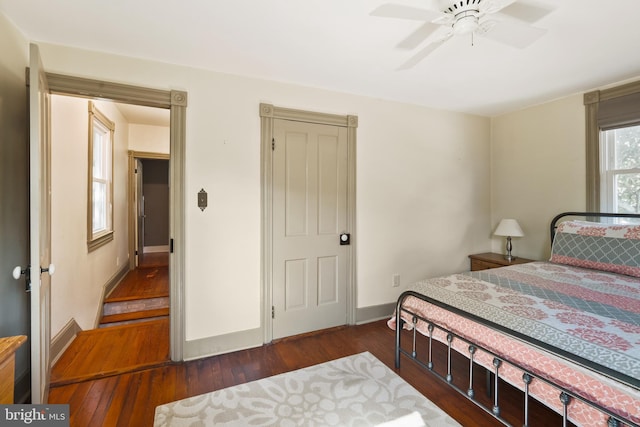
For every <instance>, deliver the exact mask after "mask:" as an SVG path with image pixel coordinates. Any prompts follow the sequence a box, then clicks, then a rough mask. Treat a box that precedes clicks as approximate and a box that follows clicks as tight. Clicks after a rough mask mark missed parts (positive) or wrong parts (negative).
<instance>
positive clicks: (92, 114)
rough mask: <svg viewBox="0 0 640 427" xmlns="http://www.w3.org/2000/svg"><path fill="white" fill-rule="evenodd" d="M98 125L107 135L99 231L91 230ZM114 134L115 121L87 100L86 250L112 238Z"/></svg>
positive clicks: (99, 245)
mask: <svg viewBox="0 0 640 427" xmlns="http://www.w3.org/2000/svg"><path fill="white" fill-rule="evenodd" d="M96 123H97V125H98V126H100V127H101V128H103V129H104V130H106V131H107V132H106V133H108V137H107V138H106V141H107V142H108V147H104V148H103V151H104V154H106V157H107V159H106V163H107V164H106V165H103V166H104V167H105V171H106V172H107V174H108V176H107V177H106V178H104V177H101V178H100V179H99V180H100V181H101V182H106V184H107V190H106V199H107V200H106V209H105V214H106V221H107V224H106V227H105V228H104V229H102V230H100V231H97V232H94V231H93V218H94V203H93V184H94V181H95V180H96V178H94V176H93V155H94V150H95V141H94V127H95V126H96ZM114 134H115V123H114V122H112V121H111V120H109V119H108V118H107V116H105V115H104V114H103V113H102V112H101V111H100V110H99V109H98V108H97V107H96V105H95V104H94V103H93V101H89V137H88V146H89V150H88V151H89V158H88V181H87V250H88V252H91V251H94V250H96V249H98V248H99V247H101V246H103V245H105V244H107V243H109V242H111V241H112V240H113V234H114V226H113V151H114V140H115V138H114Z"/></svg>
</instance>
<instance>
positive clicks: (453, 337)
mask: <svg viewBox="0 0 640 427" xmlns="http://www.w3.org/2000/svg"><path fill="white" fill-rule="evenodd" d="M409 297H415V298H419V299H421V300H423V301H426V302H428V303H430V304H433V305H435V306H438V307H441V308H444V309H447V310H450V311H453V312H455V313H456V314H458V315H461V316H464V317H466V318H469V319H471V320H473V321H475V322H479V323H482V324H483V325H484V326H487V327H490V328H492V329H495V330H498V331H499V332H501V333H507V331H505V330H504V328H501V327H499V326H498V325H495V324H493V323H491V322H487V321H484V320H483V319H481V318H478V317H477V316H474V315H471V314H468V313H465V312H463V311H460V310H458V309H456V308H455V307H451V306H449V305H447V304H444V303H442V302H440V301H437V300H434V299H432V298H429V297H427V296H425V295H422V294H420V293H418V292H415V291H405V292H404V293H402V295H400V297H399V298H398V301H397V304H396V327H395V330H396V336H395V366H396V368H400V361H401V357H402V355H405V356H406V357H408V358H410V359H411V360H413V361H414V362H415V363H417V364H418V365H419V366H421V367H423V368H424V369H425V370H427V371H429V372H430V373H431V374H433V375H434V376H435V377H436V378H438V379H440V380H441V381H443V382H445V383H447V384H448V385H449V386H451V387H452V388H453V389H454V390H456V391H457V392H458V393H460V394H461V395H463V396H465V397H466V398H467V399H469V400H471V401H472V402H473V403H474V404H476V405H477V406H478V407H480V408H481V409H483V410H484V411H485V412H487V413H489V414H491V415H492V416H493V417H494V418H496V419H497V420H499V421H500V422H502V423H503V424H505V425H511V424H510V423H509V422H508V421H507V420H506V419H505V418H503V414H502V408H501V405H500V402H501V400H500V393H501V381H499V379H500V378H501V373H502V372H503V370H505V369H513V368H515V369H517V370H518V371H520V372H522V376H521V384H513V385H514V386H516V387H517V388H519V389H520V390H522V391H523V396H524V399H523V411H522V413H523V418H524V419H523V420H522V424H521V425H522V426H525V427H526V426H528V425H529V422H530V421H529V420H530V413H529V412H530V409H529V398H530V397H531V398H535V396H533V395H532V394H531V390H532V387H533V386H535V385H536V383H538V382H542V383H544V384H546V385H547V386H549V387H552V388H553V389H554V390H556V391H557V396H558V397H557V399H558V400H557V402H555V404H554V403H553V402H542V403H543V404H545V405H547V406H549V407H552V409H554V410H555V411H556V412H558V413H560V415H561V416H562V425H563V426H567V425H568V423H569V422H570V420H571V422H574V419H573V418H572V416H571V410H572V408H573V406H574V405H575V404H576V403H577V402H579V403H577V404H578V405H580V406H581V405H587V406H588V407H589V408H592V409H593V410H595V411H597V412H598V413H601V414H603V417H602V418H603V419H606V420H607V421H606V424H607V426H611V427H617V426H635V427H640V426H639V424H637V423H635V422H633V421H632V420H629V419H628V418H626V417H624V416H621V415H619V414H616V413H614V412H612V411H611V410H610V409H608V408H605V407H603V406H601V405H600V404H598V403H596V402H592V401H590V400H588V399H585V398H584V397H582V396H580V395H579V394H577V393H575V392H574V391H572V390H570V389H568V388H566V387H564V386H562V385H559V384H556V383H555V382H553V381H551V380H549V379H547V378H544V377H543V376H541V375H540V374H538V373H536V372H535V371H534V370H533V369H535V367H533V369H529V368H527V367H523V366H521V365H520V364H518V363H514V362H512V361H510V360H507V359H506V358H505V357H502V356H500V355H498V354H497V353H495V352H493V351H491V350H490V349H487V348H485V347H483V346H481V345H478V344H477V343H474V342H472V341H470V340H469V339H467V338H464V337H462V336H460V335H459V334H457V333H455V332H453V331H451V330H448V329H447V328H445V327H443V326H442V325H439V324H436V323H434V322H433V321H431V320H429V319H427V318H425V317H423V316H422V315H420V314H418V313H414V312H412V311H411V310H410V309H407V308H406V307H405V306H404V305H403V304H404V302H405V300H406V299H407V298H409ZM405 319H406V320H405ZM419 322H424V324H423V325H426V326H427V328H426V330H427V331H428V334H426V335H423V334H422V333H419V332H418V327H417V326H418V323H419ZM405 328H406V329H410V330H411V331H412V332H411V333H410V334H409V335H411V339H412V343H410V344H408V345H406V346H405V348H403V347H402V345H401V344H402V343H401V340H402V335H403V333H402V331H403V329H405ZM436 332H438V333H439V334H441V335H442V334H445V336H446V340H445V341H446V342H443V344H444V348H445V350H444V351H446V353H447V354H446V357H445V358H444V360H446V362H445V364H446V366H436V363H438V362H436V358H434V354H433V352H434V350H439V348H436V346H434V342H433V341H434V340H435V338H434V334H435V333H436ZM405 334H406V333H405ZM507 335H511V336H514V337H516V338H520V339H522V337H520V336H517V335H518V334H508V333H507ZM419 339H424V340H426V354H418V351H419V350H418V347H419V346H418V345H417V340H419ZM439 341H442V340H439ZM460 343H463V345H462V347H463V348H466V354H463V356H465V357H466V358H467V359H468V366H467V367H465V370H466V369H468V371H467V372H466V373H464V376H465V378H466V376H468V378H469V381H468V386H464V387H461V386H459V385H456V384H454V381H453V376H454V373H453V372H452V369H453V365H454V364H453V363H452V352H453V351H456V352H458V353H460V351H459V349H460V348H461V347H460ZM454 344H455V346H456V347H457V348H458V349H454ZM420 347H421V351H423V352H424V351H425V350H424V346H420ZM407 348H408V349H407ZM480 352H483V353H485V354H488V355H490V358H491V359H492V362H491V366H488V367H487V366H486V364H485V365H478V362H477V355H478V354H479V353H480ZM438 360H439V361H440V362H439V363H442V362H441V360H442V358H439V359H438ZM477 366H482V367H483V368H485V369H487V371H488V372H490V373H491V374H492V375H491V376H490V378H491V384H490V387H488V390H489V392H490V393H491V399H490V400H491V402H492V404H490V405H486V404H485V403H483V402H481V400H480V399H477V397H478V396H477V394H476V391H477V390H476V389H475V387H474V367H477ZM436 368H438V369H436ZM442 372H444V373H442ZM488 378H489V376H488ZM465 382H466V381H465ZM465 388H466V389H465ZM483 400H485V401H486V400H487V399H483ZM550 403H551V404H550ZM554 406H555V407H554Z"/></svg>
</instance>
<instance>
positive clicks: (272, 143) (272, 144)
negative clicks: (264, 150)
mask: <svg viewBox="0 0 640 427" xmlns="http://www.w3.org/2000/svg"><path fill="white" fill-rule="evenodd" d="M275 149H276V139H275V138H271V151H274V150H275Z"/></svg>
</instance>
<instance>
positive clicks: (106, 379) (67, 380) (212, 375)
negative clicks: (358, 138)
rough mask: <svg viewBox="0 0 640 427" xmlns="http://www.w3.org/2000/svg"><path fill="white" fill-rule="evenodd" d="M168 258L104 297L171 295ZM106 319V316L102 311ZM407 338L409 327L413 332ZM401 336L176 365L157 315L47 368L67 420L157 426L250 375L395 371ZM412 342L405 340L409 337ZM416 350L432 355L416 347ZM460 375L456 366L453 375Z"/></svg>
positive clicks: (461, 401) (427, 380) (478, 383)
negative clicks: (319, 368)
mask: <svg viewBox="0 0 640 427" xmlns="http://www.w3.org/2000/svg"><path fill="white" fill-rule="evenodd" d="M167 260H168V256H167V254H149V256H146V255H145V257H143V258H141V260H140V268H139V269H137V270H135V271H133V272H131V274H130V275H129V276H127V277H126V278H125V279H123V281H122V282H121V283H120V284H119V285H118V287H117V288H116V289H115V290H114V291H113V292H112V294H111V295H110V296H109V298H107V299H106V300H105V301H107V300H111V301H116V302H117V301H125V302H128V301H131V300H134V299H136V298H140V299H145V298H151V299H157V298H158V297H161V296H164V295H168V276H167ZM105 317H106V316H105ZM407 334H408V332H407ZM394 340H395V333H394V332H393V331H392V330H391V329H389V327H387V325H386V321H384V320H381V321H376V322H372V323H368V324H364V325H358V326H344V327H340V328H334V329H330V330H325V331H319V332H315V333H310V334H305V335H301V336H296V337H291V338H286V339H281V340H278V341H276V342H274V343H272V344H268V345H264V346H260V347H257V348H253V349H248V350H242V351H237V352H233V353H228V354H222V355H218V356H213V357H207V358H203V359H199V360H194V361H188V362H182V363H174V362H171V361H170V360H169V318H168V316H163V317H160V318H158V317H157V316H154V317H152V318H150V319H148V320H146V319H144V318H143V319H141V320H138V321H136V323H125V324H119V325H116V326H109V327H105V328H101V329H96V330H93V331H83V332H81V333H80V334H79V335H78V337H77V338H76V339H75V340H74V342H73V343H72V344H71V345H70V346H69V347H68V348H67V349H66V351H65V352H64V354H63V355H62V356H61V357H60V358H59V360H58V361H57V362H56V364H55V365H54V366H53V367H52V371H51V388H50V394H49V403H54V404H55V403H66V404H69V406H70V424H71V426H78V427H86V426H127V427H129V426H135V427H139V426H140V427H144V426H152V425H153V417H154V413H155V408H156V406H158V405H161V404H163V403H168V402H172V401H175V400H179V399H183V398H186V397H190V396H196V395H199V394H203V393H207V392H210V391H214V390H219V389H222V388H226V387H230V386H233V385H236V384H241V383H245V382H248V381H254V380H258V379H261V378H265V377H268V376H272V375H276V374H281V373H283V372H288V371H291V370H295V369H300V368H304V367H307V366H311V365H315V364H318V363H322V362H327V361H329V360H333V359H337V358H340V357H344V356H349V355H352V354H356V353H360V352H363V351H369V352H370V353H372V354H373V355H374V356H375V357H377V358H378V359H380V360H381V361H382V362H383V363H385V364H386V365H387V366H389V367H391V368H393V363H394V349H393V346H394ZM403 342H404V343H408V342H410V338H409V337H408V336H407V338H406V339H404V341H403ZM441 349H442V351H441V352H437V353H434V360H435V362H436V369H435V370H436V371H437V372H439V373H441V374H442V373H444V369H445V368H446V361H445V359H444V355H445V354H446V351H445V350H444V349H445V348H444V346H442V348H441ZM418 351H419V354H426V353H427V352H426V349H425V348H424V346H423V345H420V347H419V349H418ZM454 356H456V357H454V359H453V366H454V367H455V366H461V367H462V368H461V369H459V372H461V373H462V374H460V375H459V374H454V383H455V384H457V385H458V386H459V387H461V388H462V389H466V387H467V385H468V374H466V372H467V369H468V368H467V366H468V362H467V359H465V358H464V357H463V356H460V355H457V353H455V352H454ZM396 372H397V373H398V375H400V376H401V377H402V378H404V379H405V380H406V381H407V382H408V383H410V384H411V385H413V386H414V387H415V388H416V389H417V390H418V391H420V392H421V393H422V394H423V395H425V396H426V397H427V398H428V399H429V400H431V401H432V402H434V403H435V404H436V405H438V406H439V407H441V408H442V409H443V410H445V411H446V412H447V413H449V414H450V415H451V416H452V417H453V418H455V419H456V420H457V421H458V422H459V423H461V424H462V425H463V426H470V427H475V426H477V427H480V426H482V427H484V426H499V425H502V424H501V423H499V422H497V421H496V420H494V419H493V418H492V417H491V416H490V415H488V414H486V413H485V412H483V411H482V410H480V409H479V408H477V407H476V406H475V404H473V403H472V402H470V401H468V400H467V399H466V398H464V397H463V396H460V395H459V394H458V393H457V392H455V391H453V390H452V389H451V388H449V386H447V385H446V384H444V383H442V382H441V381H440V380H438V379H436V378H435V377H433V375H431V374H429V373H426V372H424V371H423V370H422V369H421V368H418V367H417V365H416V364H415V363H413V362H412V361H410V360H408V359H403V361H402V365H401V367H400V369H398V370H396ZM454 372H455V371H454ZM485 378H486V376H485V371H484V370H482V369H481V368H477V369H476V371H474V388H476V396H477V398H478V400H482V401H484V402H487V403H490V398H489V397H488V395H487V394H486V383H485ZM504 387H505V388H504V389H502V391H501V396H500V405H501V408H502V411H503V413H504V414H506V415H507V418H508V419H509V421H510V422H511V423H512V424H513V425H522V421H521V420H520V419H519V418H518V417H520V416H521V415H520V413H521V412H522V410H521V407H522V393H520V392H519V391H516V390H513V389H510V388H509V386H504ZM532 405H533V406H532V408H531V410H530V411H531V414H532V419H531V420H530V424H529V425H530V426H531V427H535V426H551V425H557V426H560V425H562V424H561V420H560V418H559V417H558V416H557V415H556V414H554V413H552V412H551V411H550V410H548V409H547V408H546V407H543V406H542V405H540V404H536V403H535V402H532Z"/></svg>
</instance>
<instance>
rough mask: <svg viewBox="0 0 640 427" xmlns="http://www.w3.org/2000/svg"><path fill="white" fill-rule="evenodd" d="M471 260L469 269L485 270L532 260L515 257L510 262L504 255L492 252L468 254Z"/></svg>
mask: <svg viewBox="0 0 640 427" xmlns="http://www.w3.org/2000/svg"><path fill="white" fill-rule="evenodd" d="M469 259H470V260H471V271H478V270H487V269H489V268H498V267H506V266H508V265H515V264H526V263H528V262H533V260H532V259H527V258H521V257H516V258H515V259H514V260H512V261H511V262H509V261H507V260H506V259H504V255H502V254H496V253H493V252H485V253H483V254H474V255H469Z"/></svg>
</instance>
